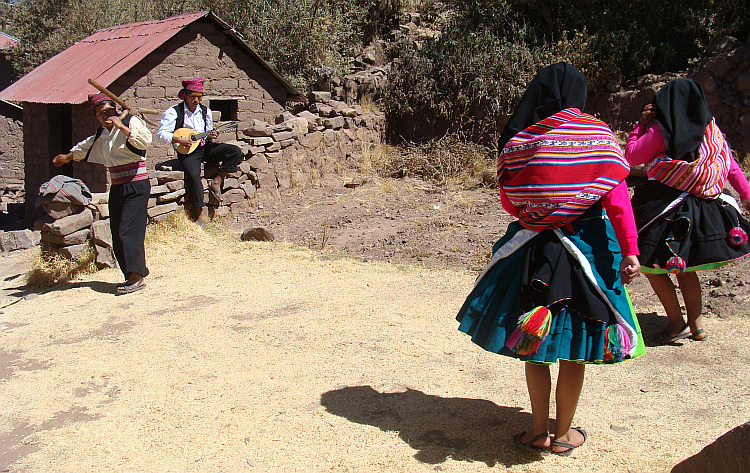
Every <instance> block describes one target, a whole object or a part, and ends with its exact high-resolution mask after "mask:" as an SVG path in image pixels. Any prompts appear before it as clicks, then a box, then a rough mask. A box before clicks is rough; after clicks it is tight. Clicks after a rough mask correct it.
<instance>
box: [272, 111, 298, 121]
mask: <svg viewBox="0 0 750 473" xmlns="http://www.w3.org/2000/svg"><path fill="white" fill-rule="evenodd" d="M292 118H294V115H292V113H291V112H288V111H286V110H284V111H283V112H281V113H279V114H278V115H276V120H275V123H276V124H279V123H284V122H285V121H287V120H290V119H292Z"/></svg>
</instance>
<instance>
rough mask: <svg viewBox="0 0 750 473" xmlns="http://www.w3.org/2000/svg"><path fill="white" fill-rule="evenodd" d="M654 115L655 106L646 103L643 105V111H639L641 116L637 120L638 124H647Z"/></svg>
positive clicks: (651, 120)
mask: <svg viewBox="0 0 750 473" xmlns="http://www.w3.org/2000/svg"><path fill="white" fill-rule="evenodd" d="M655 116H656V107H654V105H653V104H648V105H646V106H645V107H643V112H642V113H641V118H640V120H638V124H639V125H641V126H646V127H647V126H649V125H651V123H652V122H653V121H654V117H655Z"/></svg>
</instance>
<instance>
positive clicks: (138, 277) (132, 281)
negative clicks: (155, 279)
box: [125, 273, 143, 286]
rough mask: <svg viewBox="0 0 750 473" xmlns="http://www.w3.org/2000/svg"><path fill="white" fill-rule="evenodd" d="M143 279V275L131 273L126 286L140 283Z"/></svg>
mask: <svg viewBox="0 0 750 473" xmlns="http://www.w3.org/2000/svg"><path fill="white" fill-rule="evenodd" d="M141 279H143V275H141V274H138V273H130V274H128V279H127V281H125V284H126V285H128V286H131V285H133V284H135V283H137V282H138V281H140V280H141Z"/></svg>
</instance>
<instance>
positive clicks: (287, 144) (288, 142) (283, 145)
mask: <svg viewBox="0 0 750 473" xmlns="http://www.w3.org/2000/svg"><path fill="white" fill-rule="evenodd" d="M293 144H294V140H293V139H289V140H284V141H281V142H280V143H279V146H280V147H281V149H286V148H288V147H290V146H292V145H293Z"/></svg>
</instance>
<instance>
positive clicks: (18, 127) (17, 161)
mask: <svg viewBox="0 0 750 473" xmlns="http://www.w3.org/2000/svg"><path fill="white" fill-rule="evenodd" d="M22 114H23V111H22V110H21V109H15V107H13V106H11V105H7V104H2V103H0V213H6V212H8V204H15V203H20V202H23V199H24V186H23V180H24V165H23V121H22Z"/></svg>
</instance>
